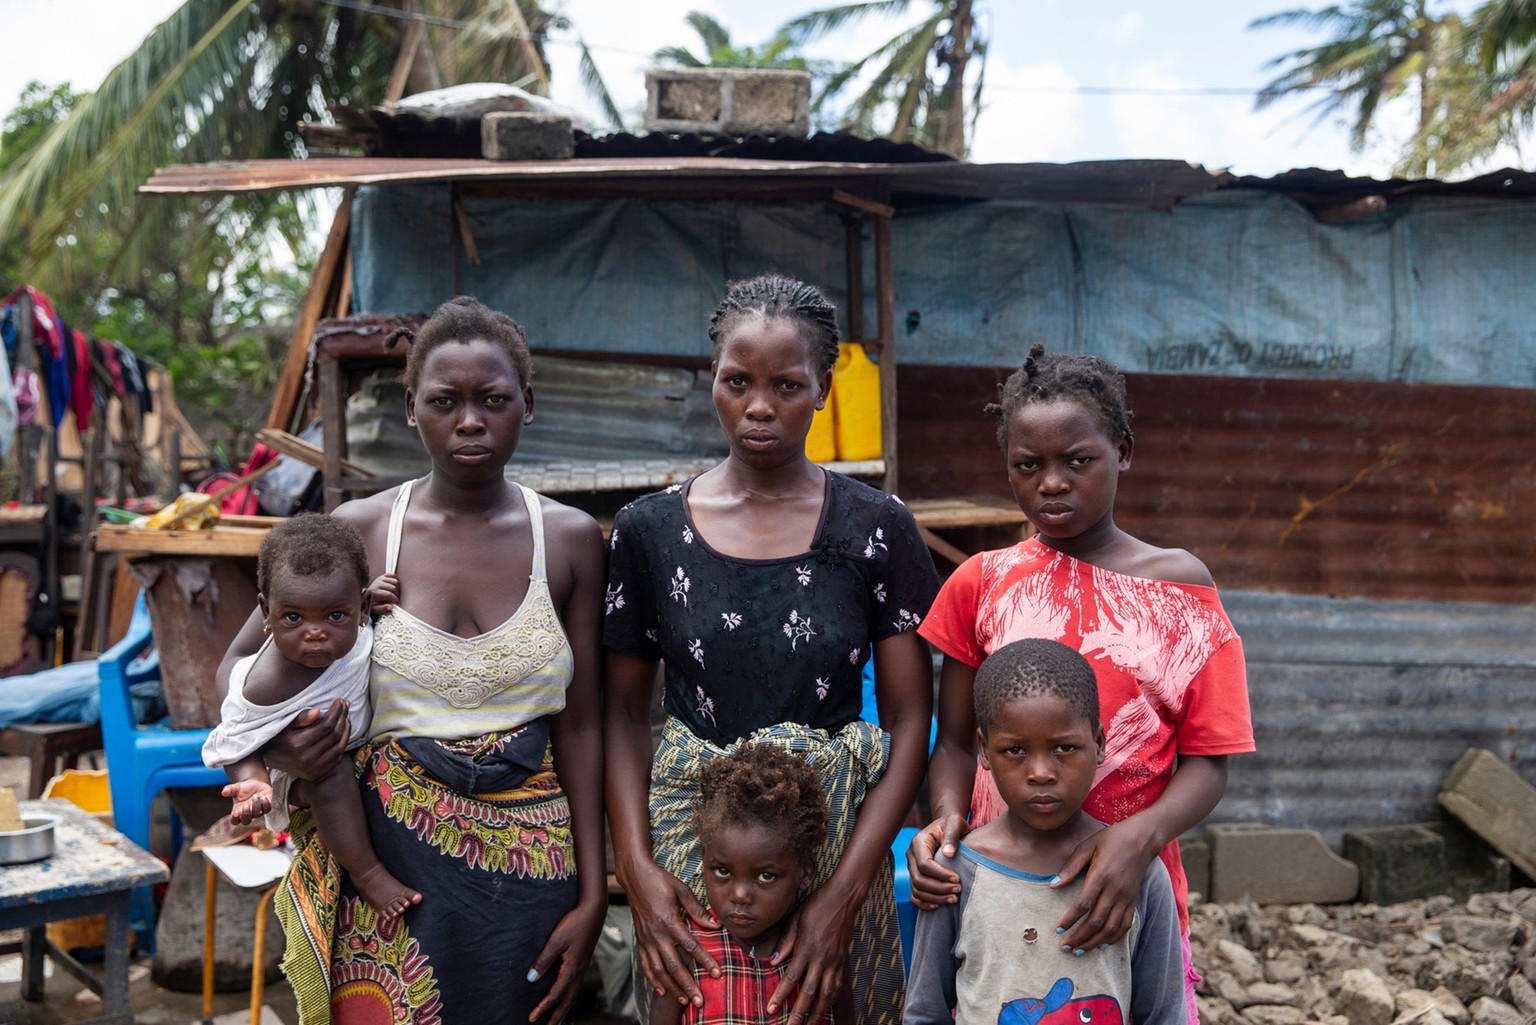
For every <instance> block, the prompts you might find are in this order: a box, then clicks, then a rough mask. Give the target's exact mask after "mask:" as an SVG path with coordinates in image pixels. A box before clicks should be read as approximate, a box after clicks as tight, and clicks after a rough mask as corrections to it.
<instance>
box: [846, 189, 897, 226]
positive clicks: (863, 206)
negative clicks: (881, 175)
mask: <svg viewBox="0 0 1536 1025" xmlns="http://www.w3.org/2000/svg"><path fill="white" fill-rule="evenodd" d="M832 201H833V202H834V203H841V204H843V205H844V206H851V207H853V208H854V209H855V210H862V211H863V212H864V213H867V214H871V215H873V216H875V217H883V218H885V219H886V220H890V219H891V218H892V217H895V216H896V208H895V207H894V206H891V205H890V204H889V203H876V202H875V201H874V200H872V199H865V198H864V197H863V196H856V195H854V194H853V193H852V192H849V191H847V190H846V189H833V190H832Z"/></svg>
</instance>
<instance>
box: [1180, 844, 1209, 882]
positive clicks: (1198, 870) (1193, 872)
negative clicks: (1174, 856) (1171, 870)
mask: <svg viewBox="0 0 1536 1025" xmlns="http://www.w3.org/2000/svg"><path fill="white" fill-rule="evenodd" d="M1179 860H1180V861H1182V862H1183V863H1184V877H1185V878H1186V879H1187V880H1189V889H1190V892H1191V893H1198V894H1200V895H1201V896H1202V897H1209V896H1210V894H1211V845H1210V844H1209V843H1207V842H1206V841H1205V840H1204V839H1203V838H1201V837H1188V838H1186V837H1180V838H1179Z"/></svg>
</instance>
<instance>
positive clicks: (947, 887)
mask: <svg viewBox="0 0 1536 1025" xmlns="http://www.w3.org/2000/svg"><path fill="white" fill-rule="evenodd" d="M969 831H970V824H969V823H968V822H966V821H965V819H964V818H963V817H962V816H960V815H946V816H945V817H944V818H942V819H938V820H936V821H934V822H930V823H928V825H926V826H924V827H923V828H922V829H921V830H920V831H919V832H918V834H917V835H916V836H914V837H913V838H912V843H911V844H910V845H909V846H908V847H907V876H908V878H909V879H910V880H911V883H912V903H913V904H914V905H916V906H917V907H918V908H920V909H921V910H923V911H932V910H934V909H935V908H937V907H938V906H939V905H940V904H953V903H955V901H957V900H959V899H960V877H959V876H958V875H956V874H955V873H954V872H952V871H950V870H949V869H947V868H945V867H944V866H943V865H940V864H939V862H938V861H937V859H936V857H935V856H936V855H938V854H943V855H944V857H946V858H953V857H954V856H955V854H956V852H957V851H959V849H960V838H961V837H963V836H964V835H965V834H966V833H967V832H969Z"/></svg>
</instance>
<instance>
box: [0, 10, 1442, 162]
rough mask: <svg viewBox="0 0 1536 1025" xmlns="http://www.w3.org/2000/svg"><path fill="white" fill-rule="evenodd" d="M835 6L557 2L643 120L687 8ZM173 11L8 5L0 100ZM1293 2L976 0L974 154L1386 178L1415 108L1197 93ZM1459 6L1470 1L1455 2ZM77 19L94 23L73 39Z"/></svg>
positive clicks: (1255, 48)
mask: <svg viewBox="0 0 1536 1025" xmlns="http://www.w3.org/2000/svg"><path fill="white" fill-rule="evenodd" d="M320 2H324V0H320ZM826 2H828V0H823V2H822V3H806V2H803V0H780V2H778V3H773V4H769V3H763V2H762V0H644V2H639V0H565V2H564V4H563V6H564V9H565V11H566V13H567V14H568V15H569V16H570V18H571V20H572V21H573V22H574V24H575V25H576V26H577V27H578V28H579V29H580V31H581V32H582V34H583V35H584V36H585V38H586V39H587V42H588V43H589V44H590V45H591V46H592V48H593V51H594V56H595V57H596V59H597V61H598V64H599V66H600V68H601V69H602V71H603V74H604V77H605V78H606V79H607V81H608V84H609V86H610V88H611V89H612V90H613V91H614V93H615V94H616V95H617V98H618V100H619V104H620V107H621V108H622V109H624V110H625V111H626V113H628V112H635V114H636V115H637V116H638V112H639V110H640V108H641V107H642V105H643V102H644V82H643V78H642V75H641V71H642V69H643V67H644V66H645V64H646V63H648V61H647V56H646V55H648V54H649V53H651V52H652V51H654V50H655V49H656V48H657V47H659V46H662V45H666V44H672V43H683V44H690V45H696V37H695V36H694V34H693V32H692V30H691V29H690V28H689V27H688V26H687V25H686V24H685V22H684V21H683V18H684V16H685V15H686V13H687V12H688V11H690V10H702V11H705V12H707V13H709V14H711V15H713V16H714V17H716V18H717V19H718V20H719V21H721V22H722V23H723V24H724V25H725V26H726V27H727V28H728V29H730V31H731V33H732V37H733V39H734V40H736V41H737V42H738V43H759V42H762V41H763V40H764V39H766V38H767V37H768V36H769V35H770V34H771V33H772V31H773V29H774V27H775V26H777V25H778V24H780V23H781V22H783V21H785V20H787V19H788V18H790V17H792V16H794V15H795V14H798V13H800V12H803V11H806V10H810V9H813V8H815V7H820V6H825V5H826ZM931 3H932V0H914V2H913V3H912V5H911V13H910V14H909V15H908V16H906V17H904V18H898V19H888V20H883V21H877V20H874V19H870V20H869V21H867V22H865V23H863V24H860V25H857V26H855V27H853V28H851V29H848V28H845V29H844V30H842V31H841V32H840V33H838V34H837V35H835V36H832V37H829V38H827V39H825V40H822V41H821V42H819V43H818V44H816V45H815V46H814V47H813V48H812V50H811V51H810V52H811V53H812V55H813V56H822V57H834V58H844V59H847V58H850V57H853V56H861V55H863V54H864V53H866V52H868V51H869V50H870V49H873V47H874V46H875V45H876V44H878V43H879V42H880V41H882V40H884V39H886V38H889V37H890V36H891V35H893V34H894V33H895V32H896V30H897V29H899V28H900V26H901V25H902V24H904V23H905V24H910V23H911V22H913V21H915V20H916V19H917V17H918V16H919V14H920V12H921V11H923V10H925V9H931V7H930V5H931ZM176 6H177V0H0V19H3V20H4V23H5V24H6V27H7V30H8V31H7V35H8V36H10V37H11V38H13V39H17V38H19V39H47V38H53V39H58V40H60V41H61V44H60V45H59V46H56V47H42V46H27V47H22V48H18V49H13V50H12V51H11V52H9V53H8V54H7V57H6V60H5V61H4V62H0V107H8V106H9V104H10V103H12V102H14V99H15V97H16V96H17V95H18V94H19V93H20V90H21V88H22V86H23V85H24V84H25V83H26V82H27V81H28V80H29V79H32V78H38V79H42V80H44V81H47V82H50V83H54V82H59V81H65V80H68V81H70V82H71V83H72V84H73V85H75V87H76V88H82V89H89V88H94V87H95V85H96V84H97V83H99V82H100V80H101V78H102V77H103V76H104V75H105V74H106V73H107V71H108V70H109V69H110V68H111V67H112V66H113V65H114V64H115V63H116V62H117V61H119V60H121V59H122V58H123V57H124V56H126V55H127V54H128V53H129V52H131V51H132V49H133V48H134V46H135V45H136V43H137V42H138V40H140V39H142V38H143V36H144V35H145V34H146V33H147V32H148V31H149V30H150V29H151V28H153V26H154V25H155V24H156V23H157V22H158V21H160V20H161V19H163V18H164V17H165V16H166V14H167V13H168V12H169V11H171V10H173V9H174V8H175V7H176ZM1289 6H1293V4H1292V3H1288V2H1286V0H1228V2H1223V3H1212V2H1196V0H1157V2H1151V0H1139V2H1138V0H1098V2H1097V3H1094V4H1092V5H1091V7H1090V5H1088V4H1085V3H1083V2H1082V0H1029V2H1026V0H977V7H978V9H979V10H980V11H981V12H982V14H981V17H982V19H983V23H984V25H986V26H987V32H988V34H989V35H990V38H991V40H992V49H991V56H990V58H989V63H988V66H987V81H986V89H985V92H984V108H985V109H984V110H983V113H982V116H981V120H980V122H979V125H978V129H977V134H976V137H975V141H974V144H973V154H972V155H973V158H974V159H976V160H981V161H1033V160H1043V161H1074V160H1100V159H1127V158H1176V159H1182V160H1188V161H1191V162H1193V163H1199V164H1204V165H1205V166H1207V167H1212V168H1215V167H1230V168H1232V169H1233V170H1235V171H1237V172H1239V173H1245V174H1261V175H1269V174H1276V173H1279V172H1281V171H1284V170H1286V169H1288V168H1292V167H1314V166H1315V167H1328V168H1342V169H1344V170H1347V171H1350V172H1351V173H1355V174H1373V175H1377V176H1384V175H1386V174H1387V173H1389V172H1390V170H1391V166H1392V163H1393V156H1394V154H1395V152H1396V149H1397V145H1398V140H1399V139H1400V137H1401V136H1400V134H1399V133H1401V132H1402V131H1404V130H1405V129H1406V126H1407V124H1408V118H1409V117H1410V116H1411V115H1410V114H1409V112H1408V110H1407V109H1406V104H1405V105H1402V106H1403V109H1401V110H1393V109H1391V108H1389V109H1387V110H1386V111H1385V113H1384V116H1383V118H1382V126H1383V127H1382V131H1381V132H1380V133H1379V136H1378V138H1376V139H1374V140H1372V144H1371V145H1369V146H1368V147H1367V148H1366V150H1365V151H1364V152H1362V153H1359V154H1355V153H1351V152H1350V151H1349V148H1348V144H1347V134H1346V132H1345V130H1344V128H1343V127H1342V126H1341V125H1337V124H1332V123H1324V124H1322V125H1319V126H1317V127H1316V128H1311V127H1310V126H1311V125H1312V120H1313V118H1312V116H1311V115H1310V114H1308V113H1306V112H1305V111H1304V107H1305V104H1306V101H1303V100H1293V101H1287V102H1284V103H1282V104H1279V105H1276V107H1274V108H1272V109H1269V110H1266V111H1261V112H1255V111H1254V110H1253V99H1252V96H1251V94H1239V95H1208V94H1207V95H1202V94H1198V93H1197V91H1198V90H1202V89H1239V90H1254V89H1257V87H1258V86H1259V85H1261V84H1262V83H1263V82H1264V81H1266V80H1267V77H1268V75H1267V74H1266V72H1265V71H1264V70H1263V68H1262V66H1263V64H1264V63H1265V61H1266V60H1268V59H1269V58H1271V57H1273V56H1275V55H1277V54H1279V53H1282V52H1285V51H1287V50H1291V49H1295V48H1296V47H1298V46H1304V45H1308V44H1310V43H1312V42H1315V41H1317V38H1318V37H1316V36H1312V35H1308V34H1305V33H1299V32H1296V31H1294V30H1289V29H1286V30H1280V29H1268V30H1264V31H1252V30H1249V29H1248V28H1247V25H1248V23H1249V22H1251V21H1252V20H1253V19H1254V18H1257V17H1260V16H1263V15H1265V14H1270V13H1273V12H1274V11H1276V10H1280V9H1284V8H1286V7H1289ZM1313 6H1320V3H1319V4H1314V5H1313ZM1452 6H1457V7H1460V8H1461V9H1466V8H1469V7H1470V6H1471V3H1470V0H1468V2H1466V3H1460V2H1457V0H1453V2H1452ZM81 26H89V28H90V30H89V31H88V32H83V33H82V32H79V31H78V29H79V28H80V27H81ZM64 40H67V42H63V41H64ZM550 57H551V65H552V69H553V73H554V82H555V89H554V91H555V95H556V98H557V99H559V100H561V101H562V102H565V103H567V104H570V105H571V106H574V107H576V108H578V109H582V108H585V109H588V110H591V109H592V107H591V104H590V102H589V101H588V99H587V98H586V97H585V96H584V95H583V94H582V93H581V90H580V88H579V86H578V85H577V81H578V79H577V75H576V56H575V50H574V48H573V47H571V46H569V45H553V46H551V47H550ZM1106 90H1107V92H1104V91H1106Z"/></svg>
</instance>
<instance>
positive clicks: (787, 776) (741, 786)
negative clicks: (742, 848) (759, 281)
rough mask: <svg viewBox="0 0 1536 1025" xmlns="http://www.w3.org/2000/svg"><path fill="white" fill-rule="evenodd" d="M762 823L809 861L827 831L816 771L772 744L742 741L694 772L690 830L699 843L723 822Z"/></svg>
mask: <svg viewBox="0 0 1536 1025" xmlns="http://www.w3.org/2000/svg"><path fill="white" fill-rule="evenodd" d="M733 825H735V826H741V825H761V826H767V827H768V828H770V829H772V830H773V831H774V832H775V833H776V834H779V835H782V836H784V837H787V838H788V839H789V843H790V848H791V850H793V851H794V853H795V857H796V858H799V859H800V860H802V861H808V860H810V859H812V858H814V857H815V856H816V850H817V848H819V847H820V846H821V842H822V841H823V840H824V839H826V835H827V798H826V795H825V794H824V793H823V792H822V789H821V779H820V778H819V777H818V776H817V775H816V770H815V769H813V768H811V766H810V765H809V763H807V762H806V760H805V759H804V758H801V757H800V756H799V755H796V754H791V753H790V752H788V751H785V750H784V749H783V748H779V747H774V746H773V745H771V744H743V745H741V746H740V747H738V748H737V749H736V750H735V751H733V752H732V753H730V754H728V755H721V756H720V757H718V758H712V759H710V760H709V761H707V762H705V763H704V767H703V768H702V769H700V770H699V799H698V801H697V803H696V804H695V805H694V807H693V828H694V829H695V830H696V831H697V832H698V834H699V837H700V839H701V840H703V841H704V842H708V838H709V837H710V836H711V835H715V834H717V833H718V831H719V830H721V829H724V828H726V827H728V826H733Z"/></svg>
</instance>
